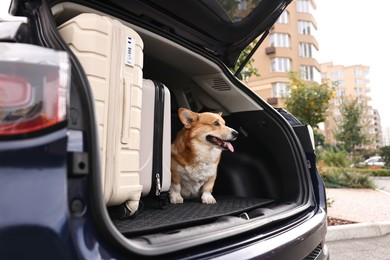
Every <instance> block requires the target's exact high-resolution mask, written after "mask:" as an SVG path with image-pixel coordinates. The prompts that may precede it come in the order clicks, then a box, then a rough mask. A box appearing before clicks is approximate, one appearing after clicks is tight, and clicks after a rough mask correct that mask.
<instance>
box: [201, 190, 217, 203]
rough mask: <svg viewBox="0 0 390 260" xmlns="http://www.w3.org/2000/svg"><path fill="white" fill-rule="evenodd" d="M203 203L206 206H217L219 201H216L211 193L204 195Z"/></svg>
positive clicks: (204, 193)
mask: <svg viewBox="0 0 390 260" xmlns="http://www.w3.org/2000/svg"><path fill="white" fill-rule="evenodd" d="M202 203H205V204H216V203H217V201H216V200H215V198H214V197H213V195H211V193H210V192H203V194H202Z"/></svg>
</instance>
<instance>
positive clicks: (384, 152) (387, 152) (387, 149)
mask: <svg viewBox="0 0 390 260" xmlns="http://www.w3.org/2000/svg"><path fill="white" fill-rule="evenodd" d="M380 150H381V156H382V158H383V160H384V161H385V165H386V167H388V168H390V146H389V145H388V146H383V147H381V148H380Z"/></svg>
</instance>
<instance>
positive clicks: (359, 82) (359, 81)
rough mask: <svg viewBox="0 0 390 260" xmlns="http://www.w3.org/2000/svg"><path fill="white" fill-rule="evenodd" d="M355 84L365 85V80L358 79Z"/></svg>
mask: <svg viewBox="0 0 390 260" xmlns="http://www.w3.org/2000/svg"><path fill="white" fill-rule="evenodd" d="M355 83H356V84H364V80H363V79H358V78H356V79H355Z"/></svg>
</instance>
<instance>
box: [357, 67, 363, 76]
mask: <svg viewBox="0 0 390 260" xmlns="http://www.w3.org/2000/svg"><path fill="white" fill-rule="evenodd" d="M360 75H363V71H362V70H361V69H355V76H360Z"/></svg>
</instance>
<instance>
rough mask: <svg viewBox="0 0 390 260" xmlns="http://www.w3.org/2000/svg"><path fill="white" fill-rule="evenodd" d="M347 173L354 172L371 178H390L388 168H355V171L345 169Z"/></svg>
mask: <svg viewBox="0 0 390 260" xmlns="http://www.w3.org/2000/svg"><path fill="white" fill-rule="evenodd" d="M345 171H353V172H357V173H361V174H368V175H370V176H375V177H379V176H384V177H386V176H390V169H386V168H354V169H345Z"/></svg>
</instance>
